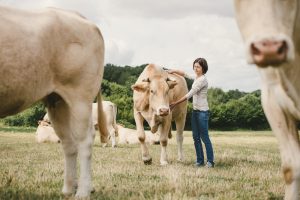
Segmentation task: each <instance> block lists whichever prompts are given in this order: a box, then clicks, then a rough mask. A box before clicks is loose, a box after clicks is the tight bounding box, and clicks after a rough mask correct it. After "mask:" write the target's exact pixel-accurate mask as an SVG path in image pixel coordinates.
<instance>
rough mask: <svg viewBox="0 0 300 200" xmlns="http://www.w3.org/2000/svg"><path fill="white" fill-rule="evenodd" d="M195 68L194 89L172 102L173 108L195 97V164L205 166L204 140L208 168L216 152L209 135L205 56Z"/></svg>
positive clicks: (172, 71)
mask: <svg viewBox="0 0 300 200" xmlns="http://www.w3.org/2000/svg"><path fill="white" fill-rule="evenodd" d="M193 70H194V72H195V75H196V78H195V79H194V83H193V85H192V89H191V90H190V91H189V92H188V93H187V94H186V95H185V96H183V97H182V98H180V99H179V100H178V101H176V102H173V103H171V104H170V109H171V110H172V109H173V108H174V107H175V106H176V105H177V104H180V103H182V102H184V101H186V100H188V99H189V98H191V97H193V113H192V132H193V139H194V145H195V149H196V156H197V160H196V164H195V166H197V167H201V166H204V156H203V149H202V143H201V140H202V142H203V143H204V144H205V148H206V156H207V162H206V166H207V167H208V168H212V167H214V165H215V163H214V153H213V147H212V144H211V141H210V138H209V135H208V118H209V107H208V102H207V88H208V83H207V80H206V77H205V74H206V72H207V70H208V66H207V62H206V60H205V59H204V58H197V59H196V60H195V61H194V63H193ZM168 72H169V73H171V74H178V75H180V76H183V77H188V78H191V77H189V76H187V74H185V73H184V72H183V71H180V70H172V69H171V70H168Z"/></svg>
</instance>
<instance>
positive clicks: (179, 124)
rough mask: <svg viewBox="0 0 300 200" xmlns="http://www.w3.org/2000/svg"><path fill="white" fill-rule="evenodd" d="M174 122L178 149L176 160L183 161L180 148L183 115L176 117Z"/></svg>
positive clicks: (183, 122) (183, 123)
mask: <svg viewBox="0 0 300 200" xmlns="http://www.w3.org/2000/svg"><path fill="white" fill-rule="evenodd" d="M175 123H176V141H177V149H178V158H177V160H178V161H181V162H182V161H183V150H182V143H183V130H184V125H185V115H184V116H182V117H180V118H177V119H176V120H175Z"/></svg>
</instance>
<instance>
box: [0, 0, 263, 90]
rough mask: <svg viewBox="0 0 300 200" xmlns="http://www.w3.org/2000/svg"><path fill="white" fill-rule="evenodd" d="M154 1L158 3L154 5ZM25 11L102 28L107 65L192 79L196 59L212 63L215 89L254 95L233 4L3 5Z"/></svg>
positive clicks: (129, 0)
mask: <svg viewBox="0 0 300 200" xmlns="http://www.w3.org/2000/svg"><path fill="white" fill-rule="evenodd" d="M154 2H155V3H154ZM0 3H1V4H2V5H9V6H13V7H18V8H24V9H41V8H44V7H48V6H51V7H59V8H65V9H69V10H76V11H78V12H80V13H81V14H83V15H84V16H86V17H87V18H88V19H89V20H91V21H93V22H94V23H96V24H97V25H98V27H99V28H100V30H101V32H102V34H103V36H104V40H105V46H106V55H105V63H112V64H116V65H121V66H124V65H130V66H137V65H141V64H145V63H156V64H159V65H162V66H165V67H168V68H175V69H181V70H184V71H186V72H187V73H189V74H191V75H192V74H193V70H192V63H193V61H194V59H195V58H197V57H204V58H206V59H207V61H208V65H209V70H208V73H207V78H208V81H209V85H210V87H219V88H222V89H223V90H225V91H227V90H230V89H239V90H241V91H246V92H251V91H253V90H256V89H259V87H260V80H259V77H258V73H257V70H256V69H255V67H254V66H253V65H248V64H247V63H246V61H245V55H244V54H245V51H244V46H243V43H242V39H241V36H240V34H239V32H238V28H237V25H236V22H235V20H234V10H233V0H222V1H219V0H210V1H208V0H185V1H182V0H160V1H158V0H88V1H87V0H39V1H37V0H0Z"/></svg>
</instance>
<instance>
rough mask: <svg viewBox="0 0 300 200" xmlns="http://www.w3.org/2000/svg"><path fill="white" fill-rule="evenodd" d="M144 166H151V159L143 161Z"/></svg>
mask: <svg viewBox="0 0 300 200" xmlns="http://www.w3.org/2000/svg"><path fill="white" fill-rule="evenodd" d="M143 161H144V164H145V165H151V164H152V158H149V159H147V160H143Z"/></svg>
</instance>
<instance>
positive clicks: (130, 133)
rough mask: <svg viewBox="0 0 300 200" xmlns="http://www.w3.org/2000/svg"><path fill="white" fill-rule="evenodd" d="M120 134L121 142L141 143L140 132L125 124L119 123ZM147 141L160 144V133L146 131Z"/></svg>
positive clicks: (119, 141)
mask: <svg viewBox="0 0 300 200" xmlns="http://www.w3.org/2000/svg"><path fill="white" fill-rule="evenodd" d="M117 127H118V134H119V140H118V143H119V144H139V143H140V141H139V139H138V134H137V131H136V130H135V129H131V128H125V127H124V126H122V125H120V124H118V125H117ZM145 143H147V144H152V145H154V144H159V135H158V134H157V133H154V134H153V133H151V132H150V131H145Z"/></svg>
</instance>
